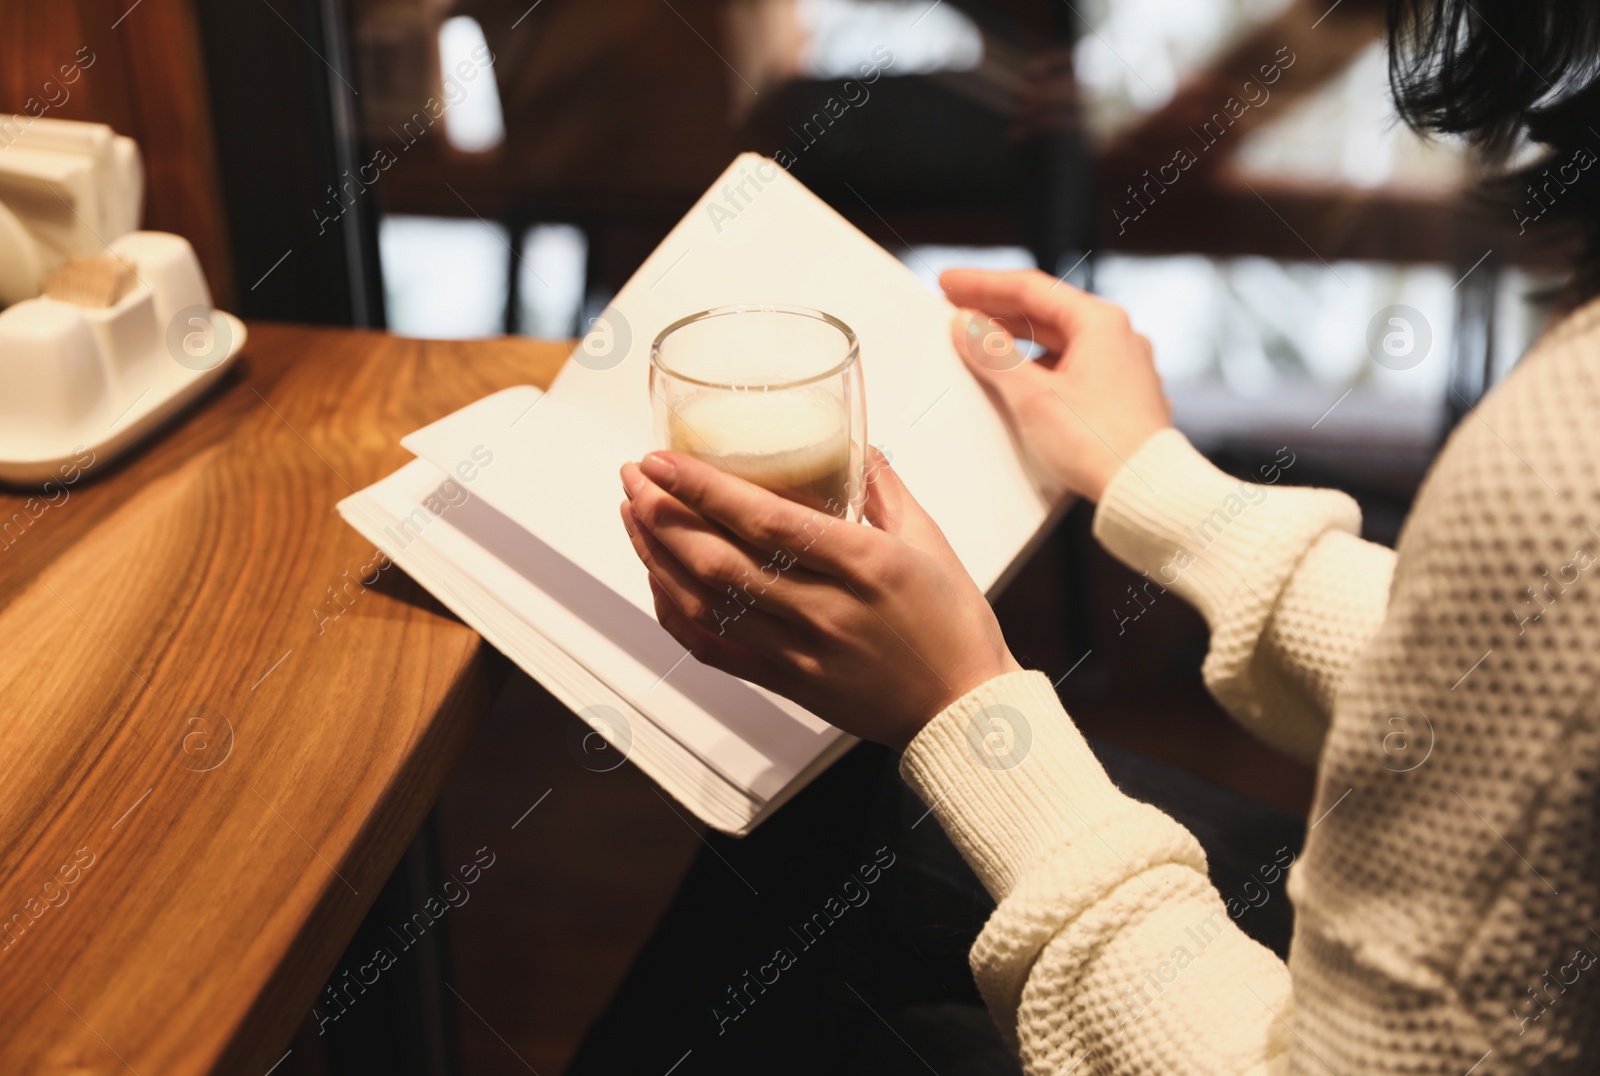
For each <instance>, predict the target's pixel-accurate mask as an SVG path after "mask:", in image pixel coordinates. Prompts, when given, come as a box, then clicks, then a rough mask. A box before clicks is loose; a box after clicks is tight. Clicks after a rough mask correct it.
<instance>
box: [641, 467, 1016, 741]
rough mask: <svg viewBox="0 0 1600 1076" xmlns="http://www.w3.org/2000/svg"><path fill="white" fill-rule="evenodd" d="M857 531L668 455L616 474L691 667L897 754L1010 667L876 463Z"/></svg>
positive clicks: (937, 540)
mask: <svg viewBox="0 0 1600 1076" xmlns="http://www.w3.org/2000/svg"><path fill="white" fill-rule="evenodd" d="M867 472H868V475H867V495H866V502H865V509H864V510H865V515H866V518H867V520H868V521H869V522H870V523H871V524H872V526H871V527H863V526H860V525H858V524H854V523H849V522H846V521H844V520H841V519H836V518H834V517H833V516H830V515H827V514H825V513H823V512H818V511H814V510H812V509H810V508H807V507H805V506H803V505H800V504H797V503H795V502H793V501H790V500H786V499H784V498H782V497H779V496H778V495H777V494H774V493H770V492H768V491H767V490H764V489H761V488H760V487H758V486H755V485H753V484H751V483H750V482H748V481H746V480H744V479H742V478H738V477H736V476H734V475H730V474H728V473H726V472H724V471H721V470H718V469H717V468H715V467H713V466H711V465H710V464H708V463H705V462H703V461H701V460H697V459H694V458H693V457H691V456H685V455H683V454H682V453H677V452H656V453H651V454H650V455H648V456H646V457H645V458H644V460H643V461H642V462H641V463H639V464H633V463H629V464H626V465H624V466H623V468H622V485H623V489H624V491H625V492H626V493H627V495H628V500H627V501H625V502H623V504H622V521H623V524H624V525H625V526H626V527H627V530H628V535H629V538H630V539H631V540H632V542H633V548H634V552H636V553H637V554H638V555H639V559H640V560H642V561H644V564H645V567H646V568H647V569H648V570H649V572H650V588H651V590H652V591H653V592H654V594H655V603H656V617H657V619H659V620H660V621H661V626H662V627H664V628H666V629H667V631H669V632H671V633H672V636H673V638H675V639H677V640H678V642H680V643H682V644H683V645H684V647H686V648H687V649H688V650H689V651H690V652H691V653H692V654H693V655H694V656H695V658H696V659H698V660H699V661H702V662H704V663H705V664H707V665H711V666H714V667H716V668H719V669H723V670H725V671H726V672H729V673H732V674H733V675H735V676H738V677H742V678H743V679H746V680H749V681H751V682H753V683H756V684H760V685H761V686H762V687H765V688H768V689H770V690H772V691H775V692H777V693H778V694H780V695H784V696H786V697H788V698H790V699H793V700H794V701H795V702H798V703H799V704H800V705H802V706H804V707H806V709H808V710H810V711H811V712H812V713H814V714H816V715H818V716H819V717H821V718H823V719H825V720H827V721H828V722H830V723H832V724H834V725H837V726H838V727H839V728H842V729H844V730H845V731H846V732H849V733H853V734H854V735H856V736H860V737H862V738H863V739H868V740H876V741H878V742H879V743H885V744H888V745H890V746H891V747H895V748H902V749H903V748H904V747H905V746H906V744H908V743H910V742H911V739H912V737H914V736H915V735H916V734H917V732H918V731H920V730H921V728H922V726H923V725H924V724H926V723H927V722H928V720H929V719H931V718H932V717H934V716H935V715H936V714H938V713H939V711H941V710H943V709H944V708H945V707H946V706H948V705H949V704H950V703H952V702H954V701H956V700H957V699H959V698H960V697H961V696H962V695H965V694H966V693H967V692H968V691H970V690H972V689H973V688H975V687H978V686H979V685H981V684H983V683H986V682H987V681H989V680H990V679H992V678H994V677H996V676H998V675H1000V674H1002V673H1006V672H1014V671H1016V670H1017V669H1018V668H1019V666H1018V665H1017V663H1016V661H1015V659H1013V658H1012V656H1011V652H1010V651H1009V650H1008V649H1007V648H1006V643H1005V639H1004V638H1003V637H1002V636H1001V634H1000V625H999V623H998V622H997V621H996V620H995V617H994V612H993V610H991V609H990V608H989V603H988V602H987V601H986V600H985V599H984V597H983V595H982V594H981V593H979V591H978V588H977V586H976V585H975V584H974V583H973V581H972V579H971V578H970V577H969V576H968V575H967V573H966V570H965V569H964V568H963V567H962V566H961V562H960V561H959V560H957V559H956V555H955V552H954V551H953V550H951V548H950V544H949V542H947V541H946V540H945V537H944V535H943V534H942V533H940V531H939V528H938V527H937V526H936V525H935V524H934V522H933V520H932V519H931V518H930V517H929V516H928V514H927V513H926V512H924V511H923V510H922V507H921V506H920V505H919V504H917V502H916V501H915V500H914V499H912V497H911V494H910V492H909V491H907V489H906V487H905V485H904V484H903V483H902V482H901V481H900V477H899V476H898V475H897V474H895V473H894V470H893V469H892V468H891V467H890V466H889V463H888V460H887V459H885V458H884V456H883V455H882V453H880V452H878V451H877V449H872V450H871V458H870V459H869V461H868V464H867Z"/></svg>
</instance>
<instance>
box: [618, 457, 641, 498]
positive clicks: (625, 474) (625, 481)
mask: <svg viewBox="0 0 1600 1076" xmlns="http://www.w3.org/2000/svg"><path fill="white" fill-rule="evenodd" d="M632 466H633V464H631V463H624V464H623V465H622V470H621V471H620V472H619V475H620V477H621V478H622V492H623V493H626V494H627V495H628V500H630V501H631V500H633V491H634V490H636V489H638V488H639V480H638V478H636V477H634V475H633V472H632V471H630V470H629V469H628V468H630V467H632Z"/></svg>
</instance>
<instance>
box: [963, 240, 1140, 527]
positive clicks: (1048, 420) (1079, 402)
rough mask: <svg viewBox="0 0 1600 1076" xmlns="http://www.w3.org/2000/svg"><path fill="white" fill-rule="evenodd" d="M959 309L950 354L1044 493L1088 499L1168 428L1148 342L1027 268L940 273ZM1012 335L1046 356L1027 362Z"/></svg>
mask: <svg viewBox="0 0 1600 1076" xmlns="http://www.w3.org/2000/svg"><path fill="white" fill-rule="evenodd" d="M939 282H940V284H942V285H943V287H944V290H945V294H946V296H947V297H948V298H949V299H950V301H951V302H953V303H955V304H956V305H957V306H960V307H969V308H971V309H972V310H973V311H975V312H973V313H968V312H965V311H964V312H963V314H962V315H960V316H958V317H957V319H956V322H955V324H954V325H953V326H952V333H953V335H954V337H955V345H956V351H957V352H958V353H960V355H961V357H962V358H963V359H965V360H966V363H967V366H968V368H969V369H971V370H972V372H973V374H974V375H976V376H977V378H978V380H979V381H981V382H983V384H984V385H985V386H986V387H987V388H988V389H989V390H990V391H991V392H992V393H993V395H994V396H995V397H996V398H997V400H998V402H999V404H1000V407H1001V410H1002V412H1004V414H1005V415H1006V417H1007V419H1008V421H1009V422H1010V424H1011V428H1012V431H1013V432H1014V433H1015V435H1016V437H1017V440H1018V441H1019V442H1020V443H1021V444H1022V447H1023V450H1024V451H1025V452H1026V453H1027V455H1028V458H1029V461H1030V463H1032V465H1033V466H1034V469H1035V471H1036V472H1037V474H1038V477H1039V479H1040V481H1041V483H1042V484H1043V485H1044V486H1045V493H1046V494H1047V495H1048V496H1049V497H1050V498H1051V499H1052V500H1054V499H1056V498H1057V497H1059V496H1061V495H1062V494H1067V493H1073V494H1077V495H1078V496H1081V497H1086V498H1088V499H1089V500H1091V501H1098V500H1099V499H1100V496H1101V494H1102V493H1104V492H1105V488H1106V485H1107V483H1109V482H1110V481H1111V478H1112V476H1113V475H1115V474H1116V473H1117V470H1118V469H1119V468H1120V467H1121V466H1122V464H1123V463H1124V462H1125V461H1126V460H1127V458H1128V457H1129V456H1131V455H1133V454H1134V452H1136V451H1137V450H1138V448H1139V446H1140V445H1142V444H1144V443H1145V441H1147V440H1148V439H1149V438H1150V436H1151V435H1152V434H1154V433H1156V432H1158V431H1160V430H1162V429H1165V428H1166V427H1167V426H1170V425H1171V424H1172V409H1171V407H1170V406H1169V405H1168V403H1167V399H1166V396H1164V395H1163V394H1162V391H1161V378H1160V377H1159V376H1158V375H1157V374H1156V370H1155V363H1154V362H1153V361H1152V357H1151V352H1150V341H1148V340H1146V339H1145V338H1144V337H1143V336H1140V335H1139V334H1138V333H1136V332H1134V331H1133V327H1132V326H1131V325H1130V324H1129V323H1128V315H1127V313H1126V312H1125V311H1124V310H1123V309H1122V308H1121V307H1120V306H1117V305H1116V304H1114V303H1108V302H1105V301H1104V300H1101V299H1096V298H1094V297H1093V296H1091V295H1088V294H1087V293H1085V292H1082V291H1079V290H1078V289H1077V288H1074V287H1072V286H1071V285H1070V284H1062V283H1060V282H1059V281H1057V280H1055V279H1054V278H1053V277H1050V276H1047V275H1046V274H1044V273H1041V272H1037V271H1028V272H1010V273H999V272H986V271H983V270H978V269H954V270H951V271H950V272H947V273H945V274H943V275H942V276H940V278H939ZM1014 337H1024V338H1027V339H1031V340H1033V341H1034V342H1035V343H1038V344H1040V345H1042V346H1043V347H1045V348H1046V349H1047V354H1046V355H1045V356H1043V357H1042V358H1039V359H1037V360H1034V361H1032V362H1029V361H1024V360H1023V359H1022V356H1021V355H1020V354H1019V353H1018V352H1017V351H1016V347H1015V343H1014Z"/></svg>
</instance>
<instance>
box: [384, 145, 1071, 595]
mask: <svg viewBox="0 0 1600 1076" xmlns="http://www.w3.org/2000/svg"><path fill="white" fill-rule="evenodd" d="M752 177H755V178H757V179H759V180H760V182H761V184H762V185H761V188H760V189H759V190H758V189H756V184H755V182H753V181H752ZM741 183H743V184H744V188H743V189H744V192H745V194H746V195H747V197H745V198H743V199H738V198H736V199H735V204H736V205H737V206H738V212H737V213H736V214H734V215H731V216H729V214H732V213H733V210H732V209H729V208H728V199H727V195H726V194H725V193H723V192H724V190H725V189H733V188H734V187H736V186H737V185H738V184H741ZM713 203H715V204H716V205H717V207H718V211H717V212H713V210H712V208H711V206H712V204H713ZM736 303H783V304H791V305H800V306H811V307H816V308H818V309H821V310H825V311H827V312H829V313H831V314H833V315H835V316H837V317H839V318H840V319H842V320H843V321H844V322H845V323H846V324H848V325H850V326H851V327H852V328H853V329H854V330H855V331H856V334H857V337H858V338H859V340H860V342H861V364H862V373H863V377H864V380H865V385H866V404H867V435H868V439H869V440H870V441H871V442H872V443H874V444H876V445H878V446H879V447H881V448H883V449H884V450H885V451H887V452H889V453H890V454H891V456H892V459H893V463H894V466H895V469H896V470H897V471H898V472H899V473H900V475H901V476H902V477H903V478H904V479H905V482H906V484H907V486H908V487H909V488H910V489H911V491H912V493H913V494H914V495H915V496H916V497H917V499H918V501H919V502H921V503H922V505H923V506H924V507H925V508H926V509H927V510H928V511H929V513H930V514H931V515H932V516H933V518H934V520H935V521H936V522H937V523H938V524H939V526H940V528H941V529H942V530H943V531H944V533H945V535H946V536H947V537H948V538H949V540H950V543H951V545H952V547H953V548H954V549H955V551H956V553H957V555H958V556H959V557H960V558H961V561H962V563H963V564H964V565H965V566H966V568H967V570H968V571H969V572H970V573H971V574H972V576H973V578H974V579H975V580H976V581H977V582H978V585H979V586H980V587H981V588H983V589H985V590H987V589H988V588H989V587H991V586H992V585H993V584H994V583H995V582H996V581H997V580H998V579H999V578H1000V577H1001V575H1002V573H1003V572H1004V571H1005V570H1006V568H1007V567H1008V566H1009V565H1010V564H1011V563H1012V561H1013V560H1014V559H1015V558H1016V557H1017V556H1018V555H1019V554H1020V553H1021V552H1022V551H1023V550H1024V548H1025V547H1026V546H1027V544H1028V543H1029V541H1030V540H1031V539H1032V538H1033V537H1034V535H1035V533H1036V532H1037V531H1038V530H1039V528H1040V527H1041V526H1042V525H1043V524H1044V523H1045V521H1046V515H1047V513H1046V506H1045V504H1044V502H1043V500H1042V499H1041V498H1040V496H1039V494H1038V492H1037V491H1036V490H1035V488H1034V486H1033V484H1032V482H1031V481H1030V480H1029V478H1028V475H1027V473H1026V471H1025V469H1024V466H1023V464H1022V462H1021V460H1020V459H1019V457H1018V456H1017V453H1016V451H1015V448H1014V446H1013V444H1012V441H1011V439H1010V436H1009V434H1008V433H1007V431H1006V428H1005V426H1004V424H1003V422H1002V420H1001V418H1000V416H999V415H998V414H997V413H996V412H995V410H994V407H993V405H992V404H991V403H990V401H989V400H988V398H987V396H986V395H985V394H984V391H983V389H982V388H981V387H980V386H979V385H978V383H977V381H976V380H975V379H974V378H973V377H972V375H971V374H970V373H968V371H967V370H966V368H965V367H964V366H963V365H962V363H961V360H960V358H959V357H958V356H957V355H956V353H955V349H954V347H953V346H952V344H951V342H950V328H949V323H950V317H951V315H952V314H953V313H954V308H953V307H951V306H950V304H948V303H947V302H945V301H944V300H943V299H941V298H940V297H938V296H936V295H933V294H931V293H930V292H929V291H928V290H927V288H926V287H924V286H923V284H922V283H921V282H920V281H919V280H918V279H917V277H916V276H915V274H913V273H912V272H911V271H910V270H909V269H907V268H906V267H905V266H903V265H901V264H900V263H899V261H897V260H896V259H895V258H894V257H893V256H892V255H890V254H889V253H888V252H886V251H884V250H883V249H882V248H881V247H879V246H877V245H876V244H875V243H873V242H872V241H871V240H869V239H867V238H866V237H865V236H864V235H862V234H861V233H860V232H859V231H857V230H856V229H855V228H854V227H853V226H851V225H850V224H849V223H848V222H847V221H845V220H844V218H842V217H840V216H839V215H838V214H837V213H835V212H834V211H833V210H832V209H830V208H828V207H827V206H826V205H825V204H824V203H823V202H822V201H821V200H820V199H818V198H816V197H815V196H814V195H813V194H811V192H810V191H808V190H806V189H805V188H804V187H803V186H802V185H801V184H800V183H798V182H797V181H795V180H794V179H792V178H791V177H790V176H789V175H788V174H787V173H785V172H784V171H783V170H782V169H781V168H779V167H778V166H777V165H776V164H774V163H773V162H771V161H769V160H767V159H766V158H763V157H759V156H756V155H754V154H745V155H742V156H740V157H739V158H738V159H736V160H735V161H734V163H733V164H732V165H731V166H730V167H729V169H728V171H727V172H726V173H724V175H723V177H722V178H721V179H719V180H718V181H717V183H716V184H715V185H714V186H713V187H712V189H711V191H710V192H708V193H707V195H706V196H705V197H703V198H702V199H701V201H700V202H699V203H697V204H696V205H695V207H694V209H692V210H691V211H690V212H689V214H688V216H686V217H685V218H684V219H683V220H682V221H681V222H680V223H679V224H678V226H677V227H676V228H675V229H673V231H672V233H671V235H669V236H668V237H667V239H666V240H665V241H663V243H662V244H661V246H660V247H658V248H657V249H656V250H655V252H654V253H653V254H651V256H650V257H649V258H648V259H647V260H646V261H645V263H644V265H643V266H642V267H641V268H640V269H639V271H638V272H637V273H635V274H634V276H633V278H632V279H631V280H630V281H629V282H628V284H627V285H626V286H625V287H624V288H623V289H622V291H621V292H620V293H619V294H618V295H617V297H616V299H615V300H614V301H613V303H612V305H611V307H610V308H609V310H608V312H607V313H606V314H605V315H604V316H603V319H602V325H601V326H599V327H597V330H596V331H597V332H600V331H601V330H604V331H605V332H606V333H608V334H609V340H610V342H611V344H612V346H614V347H615V348H616V349H617V350H616V352H615V353H614V354H621V355H622V356H623V357H622V359H621V360H620V361H619V362H616V364H615V365H611V366H609V368H606V369H598V368H593V367H596V366H599V365H604V364H603V363H596V362H595V361H594V360H593V359H592V358H586V357H587V354H592V353H594V352H603V351H604V350H605V349H604V348H603V347H591V349H590V351H589V352H588V353H586V352H585V351H584V350H583V349H580V350H579V352H577V353H575V354H576V355H578V356H580V357H584V358H586V361H587V363H588V364H587V365H586V364H585V362H583V361H578V360H577V359H575V360H574V361H569V362H568V363H567V364H566V365H565V366H564V367H563V368H562V370H561V373H560V375H559V376H558V377H557V378H556V381H555V383H554V385H552V387H551V389H550V392H549V393H548V394H547V395H546V396H545V397H544V398H543V399H542V400H538V401H537V404H536V406H533V408H532V409H531V410H527V406H528V403H532V402H533V400H534V398H533V397H527V398H526V400H527V403H523V402H518V401H517V400H516V399H514V398H513V399H508V400H507V401H502V403H501V404H500V405H498V406H499V408H500V411H497V412H496V413H495V415H494V416H493V417H492V418H490V417H487V416H486V413H482V412H479V413H475V414H474V415H466V414H461V413H458V415H456V416H451V417H450V418H447V419H444V420H441V421H439V422H436V423H434V424H433V425H432V426H429V427H427V428H425V429H423V430H419V431H417V433H415V434H413V435H411V436H410V437H408V438H406V439H405V440H404V442H403V443H404V444H405V445H406V446H407V447H408V448H410V449H411V450H412V451H414V452H416V453H417V454H418V455H420V456H422V457H424V458H426V459H429V460H430V461H432V462H433V463H435V464H436V465H437V466H439V467H440V468H441V469H444V470H450V469H451V467H452V466H454V464H455V462H456V461H459V460H461V459H464V458H466V455H467V453H468V452H470V451H471V449H472V448H473V447H474V446H478V445H483V446H487V447H488V448H489V449H491V450H492V451H493V452H494V454H495V463H494V465H493V466H492V467H488V468H485V469H484V470H483V473H482V475H481V477H480V478H479V479H478V481H477V483H476V484H475V485H474V487H473V492H474V493H477V494H479V495H480V496H482V497H483V498H484V499H485V500H486V501H488V502H489V503H490V504H492V505H493V506H494V507H495V508H496V509H497V510H498V511H500V512H501V513H503V514H504V515H506V516H507V517H509V518H510V519H512V520H513V521H515V523H516V524H517V525H518V526H520V527H522V528H524V529H526V530H528V531H530V532H532V533H535V534H537V535H538V536H539V538H540V539H541V540H543V541H544V542H546V543H548V544H549V545H550V546H551V547H552V548H554V549H555V550H557V551H558V552H560V553H561V554H562V555H563V556H565V557H566V558H567V559H569V560H571V561H572V562H573V563H574V564H576V565H578V566H580V567H581V568H582V569H583V570H584V571H585V572H586V573H588V574H589V575H591V576H593V577H594V578H595V579H596V580H599V581H600V582H601V583H603V584H605V586H607V587H609V588H610V589H612V590H615V591H616V592H617V593H619V594H621V595H623V596H624V597H625V598H626V599H627V600H629V601H630V602H632V603H633V604H634V605H635V606H637V607H638V608H639V609H641V610H644V611H645V612H647V613H649V612H650V611H651V610H652V609H653V602H652V601H651V598H650V592H649V588H648V586H647V585H646V582H645V572H644V569H643V567H642V566H641V565H640V564H639V562H638V559H637V558H636V557H635V556H634V553H633V550H632V547H631V546H630V544H629V542H628V540H627V536H626V534H625V533H624V531H623V528H622V525H621V521H620V519H619V518H618V515H617V505H618V502H619V501H620V500H621V499H622V488H621V484H620V482H619V480H618V478H617V469H618V468H619V467H620V466H621V464H622V463H623V462H624V461H625V460H629V459H637V458H639V457H640V456H641V455H643V454H644V453H645V452H647V451H649V449H650V448H651V447H652V445H651V444H650V427H651V409H650V400H649V387H648V378H649V363H650V354H649V353H650V343H651V340H652V339H653V338H654V336H655V334H656V333H658V332H659V331H660V330H661V329H662V328H664V327H665V326H666V325H668V324H670V323H671V322H673V321H674V320H676V319H678V318H680V317H683V316H685V315H687V314H691V313H694V312H696V311H699V310H704V309H707V308H709V307H714V306H725V305H730V304H736ZM500 395H504V394H500ZM501 411H503V412H504V413H503V414H502V413H501Z"/></svg>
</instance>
